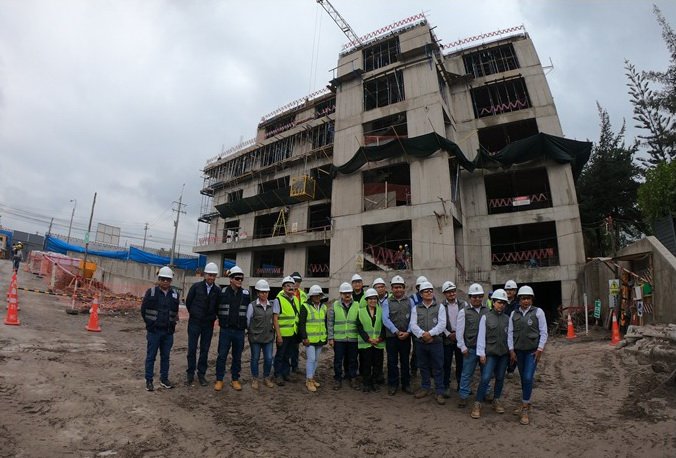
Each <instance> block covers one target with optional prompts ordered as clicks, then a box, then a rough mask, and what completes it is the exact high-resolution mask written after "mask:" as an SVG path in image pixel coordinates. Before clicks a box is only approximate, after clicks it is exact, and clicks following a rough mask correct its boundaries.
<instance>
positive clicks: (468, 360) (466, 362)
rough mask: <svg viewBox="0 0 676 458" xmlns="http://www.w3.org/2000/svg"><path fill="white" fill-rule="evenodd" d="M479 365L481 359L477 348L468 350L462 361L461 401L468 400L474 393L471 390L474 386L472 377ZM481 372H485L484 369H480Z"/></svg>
mask: <svg viewBox="0 0 676 458" xmlns="http://www.w3.org/2000/svg"><path fill="white" fill-rule="evenodd" d="M477 364H479V358H478V357H477V355H476V347H475V348H468V349H467V356H465V357H464V358H463V360H462V375H461V376H460V399H467V398H468V397H469V395H470V393H472V389H471V388H470V387H471V385H472V377H473V376H474V371H475V370H476V366H477ZM479 371H480V372H483V369H482V368H481V367H479Z"/></svg>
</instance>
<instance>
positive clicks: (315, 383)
mask: <svg viewBox="0 0 676 458" xmlns="http://www.w3.org/2000/svg"><path fill="white" fill-rule="evenodd" d="M311 381H312V384H313V385H314V386H315V388H319V387H320V386H321V385H320V384H319V382H318V381H317V380H316V379H311Z"/></svg>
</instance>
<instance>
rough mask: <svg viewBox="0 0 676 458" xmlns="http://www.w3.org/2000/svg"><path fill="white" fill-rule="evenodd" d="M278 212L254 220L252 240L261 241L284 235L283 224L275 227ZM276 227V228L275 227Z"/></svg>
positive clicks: (259, 216)
mask: <svg viewBox="0 0 676 458" xmlns="http://www.w3.org/2000/svg"><path fill="white" fill-rule="evenodd" d="M278 219H279V212H273V213H268V214H267V215H258V216H256V217H255V218H254V234H253V236H254V238H255V239H263V238H267V237H272V236H273V233H274V234H275V235H286V230H285V228H284V225H283V224H279V225H277V221H278ZM276 225H277V226H276Z"/></svg>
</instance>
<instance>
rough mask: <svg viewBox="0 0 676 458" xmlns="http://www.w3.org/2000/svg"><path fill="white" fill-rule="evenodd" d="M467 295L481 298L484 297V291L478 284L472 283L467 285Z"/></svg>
mask: <svg viewBox="0 0 676 458" xmlns="http://www.w3.org/2000/svg"><path fill="white" fill-rule="evenodd" d="M467 294H468V295H469V296H479V295H481V296H483V295H484V289H483V288H482V287H481V285H480V284H478V283H472V284H471V285H469V291H467Z"/></svg>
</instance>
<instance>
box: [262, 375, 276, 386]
mask: <svg viewBox="0 0 676 458" xmlns="http://www.w3.org/2000/svg"><path fill="white" fill-rule="evenodd" d="M264 383H265V386H267V387H268V388H274V387H275V382H273V381H272V377H268V378H266V379H265V381H264Z"/></svg>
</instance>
